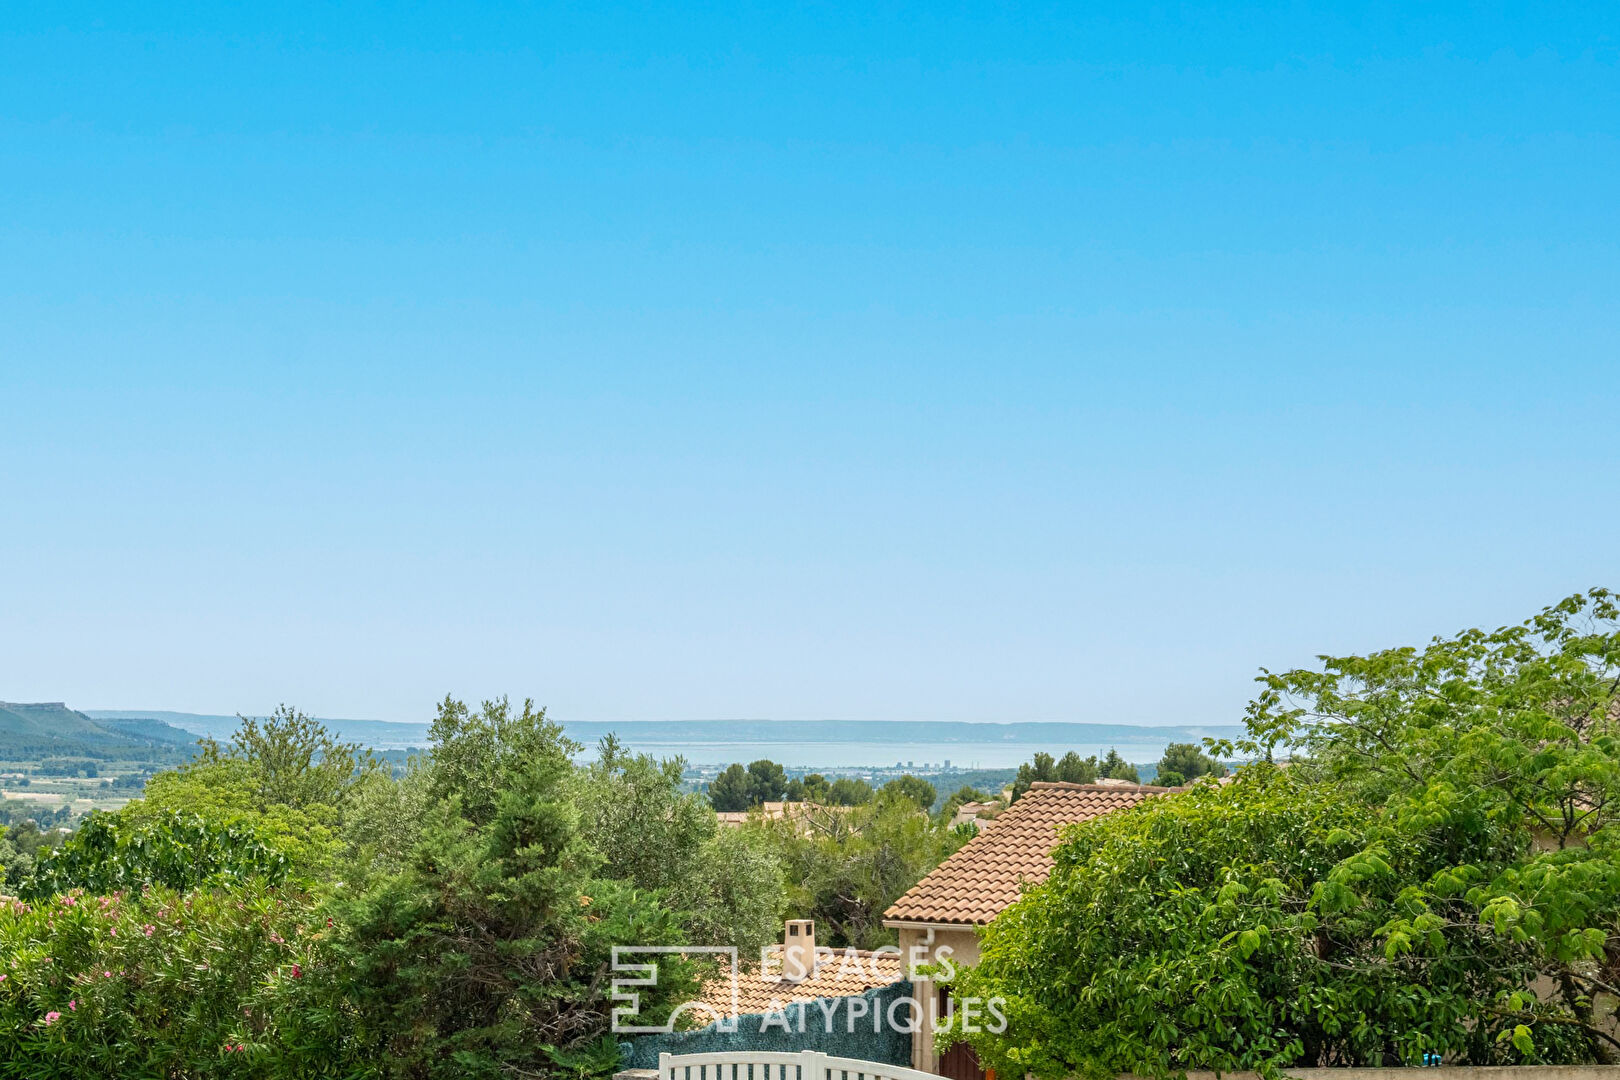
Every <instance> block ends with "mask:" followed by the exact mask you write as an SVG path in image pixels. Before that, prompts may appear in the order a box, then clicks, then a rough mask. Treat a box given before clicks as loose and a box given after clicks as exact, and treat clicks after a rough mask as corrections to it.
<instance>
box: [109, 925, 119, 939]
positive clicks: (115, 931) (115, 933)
mask: <svg viewBox="0 0 1620 1080" xmlns="http://www.w3.org/2000/svg"><path fill="white" fill-rule="evenodd" d="M110 933H111V934H112V936H113V937H117V936H118V927H116V926H115V927H113V928H112V930H111V931H110Z"/></svg>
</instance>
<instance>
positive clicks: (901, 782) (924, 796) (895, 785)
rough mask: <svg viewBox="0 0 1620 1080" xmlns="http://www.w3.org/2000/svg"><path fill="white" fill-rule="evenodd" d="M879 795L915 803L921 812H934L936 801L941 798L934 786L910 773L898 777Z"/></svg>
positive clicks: (884, 787) (885, 785)
mask: <svg viewBox="0 0 1620 1080" xmlns="http://www.w3.org/2000/svg"><path fill="white" fill-rule="evenodd" d="M879 794H881V795H887V796H894V797H896V798H901V799H907V800H909V801H911V802H913V803H915V804H916V805H917V808H918V809H920V810H932V809H933V808H934V800H935V799H937V798H938V797H939V796H938V793H937V792H935V791H934V785H933V784H930V783H929V782H928V781H926V780H924V779H922V778H920V777H916V776H912V775H911V774H910V773H907V774H906V775H904V776H897V777H895V778H894V779H893V780H890V781H889V782H888V783H887V784H884V785H883V787H882V789H881V790H880V791H879Z"/></svg>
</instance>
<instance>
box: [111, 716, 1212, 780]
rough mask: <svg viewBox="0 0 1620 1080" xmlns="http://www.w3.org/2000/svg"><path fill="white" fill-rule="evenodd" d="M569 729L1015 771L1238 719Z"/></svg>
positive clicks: (346, 732) (589, 748) (590, 740)
mask: <svg viewBox="0 0 1620 1080" xmlns="http://www.w3.org/2000/svg"><path fill="white" fill-rule="evenodd" d="M85 711H86V713H87V714H88V715H90V716H92V717H95V718H97V719H128V718H134V717H146V718H150V719H154V720H161V721H164V722H166V723H169V724H172V725H174V726H175V727H178V728H183V729H185V730H187V731H192V732H195V733H197V734H199V735H209V736H212V737H214V738H216V739H221V740H225V739H229V738H230V736H231V733H232V732H233V731H235V730H236V725H237V719H236V717H234V716H224V715H217V714H208V715H205V714H199V713H181V712H170V711H166V710H136V709H117V710H104V709H94V710H85ZM322 722H323V723H324V724H326V726H327V727H328V728H330V729H331V730H332V731H334V732H335V733H337V734H338V735H339V736H340V737H342V738H345V739H352V740H354V741H356V742H359V743H362V744H363V745H366V746H370V747H373V748H374V749H377V750H404V749H410V748H413V747H425V746H426V745H427V744H428V725H426V724H421V723H399V722H394V721H386V720H339V719H323V720H322ZM564 728H565V730H566V731H567V732H568V734H569V735H570V736H572V737H573V738H574V739H576V740H577V741H579V742H580V743H583V744H584V745H585V748H586V749H585V751H584V754H583V755H582V756H585V757H589V756H590V755H591V754H592V753H593V752H594V749H595V746H596V743H597V741H598V740H600V739H601V738H602V736H604V735H606V734H609V733H612V734H613V735H615V736H616V737H617V738H618V739H619V741H620V742H622V743H623V744H624V745H625V746H627V747H629V748H630V749H631V750H634V751H636V752H638V753H645V754H652V755H654V756H655V757H683V758H685V759H686V760H687V763H688V764H691V765H695V766H713V765H727V764H730V763H731V762H733V761H741V762H744V763H746V762H750V761H757V760H758V759H760V758H769V759H771V760H772V761H775V762H778V763H780V764H782V765H786V766H788V767H789V768H794V769H817V768H824V769H855V768H861V767H873V768H892V767H894V766H895V764H897V763H899V764H901V765H902V766H903V767H905V768H916V769H919V770H920V769H922V768H924V767H925V766H928V767H931V768H934V769H938V768H940V767H942V766H943V765H944V764H945V762H947V761H949V762H950V764H951V767H952V768H957V769H1010V768H1014V767H1016V766H1018V765H1020V764H1022V763H1023V762H1025V761H1028V760H1029V759H1030V758H1031V757H1032V756H1034V755H1035V754H1036V753H1039V752H1041V751H1045V752H1046V753H1049V754H1052V755H1053V756H1054V757H1061V756H1062V755H1063V754H1065V753H1067V752H1068V751H1070V750H1073V751H1075V752H1076V753H1078V754H1079V755H1080V756H1081V757H1086V756H1088V755H1091V754H1095V755H1097V756H1098V757H1101V756H1103V755H1104V754H1107V753H1108V751H1109V750H1110V749H1115V750H1118V751H1119V753H1120V756H1121V757H1123V758H1125V759H1126V760H1127V761H1134V762H1138V763H1146V762H1152V761H1157V760H1159V758H1160V757H1161V756H1162V755H1163V753H1164V748H1165V746H1167V745H1168V744H1170V743H1172V742H1190V743H1193V744H1194V745H1202V741H1203V739H1204V737H1205V736H1212V737H1215V738H1231V737H1233V736H1235V735H1237V734H1239V732H1240V731H1241V730H1242V729H1241V728H1239V727H1237V726H1235V725H1221V724H1203V725H1200V724H1173V725H1166V726H1161V727H1140V726H1136V725H1132V724H1094V723H1066V722H1017V723H1006V724H989V723H963V722H958V721H939V722H933V723H928V722H894V723H881V722H876V721H862V720H824V721H817V722H803V723H800V722H788V721H775V720H625V721H617V722H607V721H580V722H575V723H565V724H564Z"/></svg>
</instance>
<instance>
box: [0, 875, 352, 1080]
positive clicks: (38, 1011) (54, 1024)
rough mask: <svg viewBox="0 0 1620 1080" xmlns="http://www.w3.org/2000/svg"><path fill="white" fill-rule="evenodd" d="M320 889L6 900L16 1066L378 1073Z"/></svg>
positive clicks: (62, 1070)
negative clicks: (358, 1032) (339, 970)
mask: <svg viewBox="0 0 1620 1080" xmlns="http://www.w3.org/2000/svg"><path fill="white" fill-rule="evenodd" d="M327 935H328V930H327V928H326V925H325V919H324V918H322V917H321V916H320V915H319V914H318V912H317V910H316V908H315V906H314V903H313V901H312V900H311V898H310V897H308V896H307V895H305V894H303V893H300V892H297V891H289V890H285V889H275V888H266V887H264V886H262V885H260V884H256V883H249V884H246V885H243V886H240V887H236V888H232V889H228V890H213V889H203V890H192V891H190V892H187V893H185V894H181V893H177V892H172V891H170V890H167V889H163V888H152V889H149V890H145V891H143V892H141V893H138V894H122V893H111V894H106V895H102V896H90V895H85V894H82V893H80V892H78V891H76V890H75V891H73V892H68V893H63V894H59V895H57V896H55V897H52V898H50V899H48V900H42V901H40V902H38V903H36V904H28V903H24V902H22V901H20V900H19V901H9V902H6V903H4V904H0V961H3V970H0V974H4V976H5V979H4V981H0V1048H3V1052H0V1077H17V1078H19V1080H24V1078H26V1080H78V1078H80V1077H88V1076H109V1077H110V1076H119V1077H123V1076H131V1077H134V1076H154V1077H156V1076H185V1077H195V1078H200V1080H207V1078H214V1077H239V1076H256V1077H270V1078H286V1080H292V1078H295V1077H345V1078H351V1077H367V1076H374V1075H377V1074H378V1073H379V1072H380V1070H379V1069H378V1067H377V1064H376V1063H375V1062H374V1061H373V1060H372V1059H371V1058H370V1057H369V1056H367V1055H365V1054H363V1053H362V1052H361V1049H362V1048H360V1047H359V1046H358V1045H357V1044H356V1042H355V1039H354V1038H353V1034H352V1033H353V1032H354V1030H355V1029H356V1024H355V1020H356V1016H355V1012H354V1010H353V1008H352V1007H351V1006H350V1005H349V1004H348V1003H347V1001H346V1000H345V998H344V996H343V994H342V993H341V992H340V989H341V988H340V987H339V986H337V985H336V984H334V982H333V979H332V972H331V969H330V961H329V953H328V940H327Z"/></svg>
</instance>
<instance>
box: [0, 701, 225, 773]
mask: <svg viewBox="0 0 1620 1080" xmlns="http://www.w3.org/2000/svg"><path fill="white" fill-rule="evenodd" d="M196 741H197V737H196V735H194V734H192V733H191V732H187V731H182V730H180V729H178V728H175V727H172V726H170V725H168V724H164V723H161V722H158V721H155V720H131V721H122V720H99V719H95V718H93V717H90V716H87V715H85V714H84V713H82V712H78V711H76V710H74V709H70V708H68V707H67V705H65V704H63V703H62V702H60V701H42V702H31V703H25V702H9V701H0V760H7V761H32V760H36V759H39V758H46V757H84V758H95V759H99V760H103V761H178V760H180V759H182V758H184V757H186V756H188V755H189V753H190V750H191V747H192V746H193V745H194V744H195V743H196Z"/></svg>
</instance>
